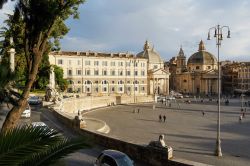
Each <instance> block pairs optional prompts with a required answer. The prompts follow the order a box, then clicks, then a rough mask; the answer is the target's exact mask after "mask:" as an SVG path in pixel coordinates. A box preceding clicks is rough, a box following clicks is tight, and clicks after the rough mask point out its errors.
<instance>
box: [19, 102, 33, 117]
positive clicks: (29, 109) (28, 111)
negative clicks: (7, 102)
mask: <svg viewBox="0 0 250 166" xmlns="http://www.w3.org/2000/svg"><path fill="white" fill-rule="evenodd" d="M30 114H31V108H30V106H29V104H28V105H27V106H26V108H25V110H24V111H23V113H22V114H21V117H23V118H30Z"/></svg>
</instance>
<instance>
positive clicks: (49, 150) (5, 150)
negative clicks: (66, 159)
mask: <svg viewBox="0 0 250 166" xmlns="http://www.w3.org/2000/svg"><path fill="white" fill-rule="evenodd" d="M87 146H88V144H87V143H86V140H85V139H81V140H77V141H71V140H68V139H66V138H64V137H63V136H62V135H58V132H57V131H55V130H51V129H49V128H47V127H45V128H44V127H31V126H28V127H27V126H23V127H18V128H14V129H12V130H10V131H8V132H6V133H0V165H44V163H50V162H52V161H55V160H56V159H58V158H61V157H63V156H65V155H66V154H68V153H70V152H72V151H75V150H77V149H81V148H83V147H87Z"/></svg>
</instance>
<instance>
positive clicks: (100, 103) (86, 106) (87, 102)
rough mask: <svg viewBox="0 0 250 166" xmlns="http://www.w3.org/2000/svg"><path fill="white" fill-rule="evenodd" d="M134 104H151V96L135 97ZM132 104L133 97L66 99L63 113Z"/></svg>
mask: <svg viewBox="0 0 250 166" xmlns="http://www.w3.org/2000/svg"><path fill="white" fill-rule="evenodd" d="M135 101H136V103H141V102H152V101H153V97H152V96H135ZM129 103H134V97H131V96H125V95H124V96H100V97H98V96H85V97H80V98H75V97H72V98H67V99H64V100H63V111H64V112H68V113H77V112H78V110H81V111H82V110H90V109H93V108H99V107H106V106H108V105H111V104H114V105H116V104H129Z"/></svg>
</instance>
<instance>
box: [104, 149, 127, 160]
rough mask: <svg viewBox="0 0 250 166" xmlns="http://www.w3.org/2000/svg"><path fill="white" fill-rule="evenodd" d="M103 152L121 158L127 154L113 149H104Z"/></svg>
mask: <svg viewBox="0 0 250 166" xmlns="http://www.w3.org/2000/svg"><path fill="white" fill-rule="evenodd" d="M102 153H103V154H105V155H108V156H112V157H114V158H121V157H124V156H127V155H126V154H125V153H123V152H120V151H117V150H111V149H108V150H104V151H103V152H102Z"/></svg>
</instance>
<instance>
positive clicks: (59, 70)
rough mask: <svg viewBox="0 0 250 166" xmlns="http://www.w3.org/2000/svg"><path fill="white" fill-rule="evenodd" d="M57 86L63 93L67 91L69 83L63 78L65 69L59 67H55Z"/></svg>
mask: <svg viewBox="0 0 250 166" xmlns="http://www.w3.org/2000/svg"><path fill="white" fill-rule="evenodd" d="M53 67H54V72H55V79H56V84H57V85H58V86H59V88H60V90H61V91H65V90H66V89H67V87H68V81H67V80H66V79H64V78H63V69H62V68H61V67H59V66H56V65H54V66H53Z"/></svg>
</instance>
